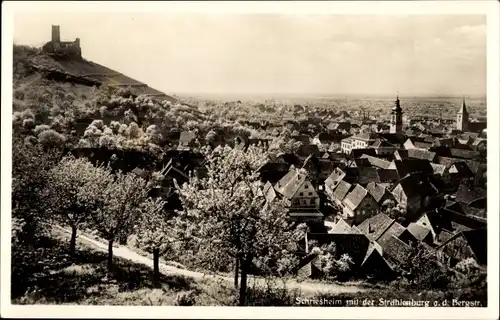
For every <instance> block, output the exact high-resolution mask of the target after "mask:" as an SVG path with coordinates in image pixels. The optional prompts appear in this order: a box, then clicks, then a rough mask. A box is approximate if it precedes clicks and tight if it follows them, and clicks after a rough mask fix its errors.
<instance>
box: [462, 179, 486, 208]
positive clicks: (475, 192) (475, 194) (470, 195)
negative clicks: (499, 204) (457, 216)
mask: <svg viewBox="0 0 500 320" xmlns="http://www.w3.org/2000/svg"><path fill="white" fill-rule="evenodd" d="M455 195H456V198H455V201H456V202H462V203H466V204H469V203H471V202H472V201H474V200H477V199H481V198H484V197H486V190H484V189H482V188H478V187H472V188H470V187H468V186H467V185H465V184H461V185H460V186H459V187H458V190H457V192H456V194H455Z"/></svg>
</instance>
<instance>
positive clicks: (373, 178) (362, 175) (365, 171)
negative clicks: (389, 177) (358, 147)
mask: <svg viewBox="0 0 500 320" xmlns="http://www.w3.org/2000/svg"><path fill="white" fill-rule="evenodd" d="M358 181H359V183H360V184H363V185H365V184H368V183H370V182H380V180H379V177H378V173H377V169H376V168H373V167H359V179H358Z"/></svg>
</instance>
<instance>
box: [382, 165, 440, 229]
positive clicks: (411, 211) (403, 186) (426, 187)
mask: <svg viewBox="0 0 500 320" xmlns="http://www.w3.org/2000/svg"><path fill="white" fill-rule="evenodd" d="M437 191H438V190H437V189H436V188H435V186H434V185H432V184H431V183H430V182H429V180H428V179H426V178H425V177H422V175H417V174H415V175H409V176H407V177H405V178H403V179H401V180H400V181H399V182H397V183H396V185H395V186H394V188H393V189H392V190H391V193H392V194H393V196H394V199H395V200H396V201H397V203H398V204H399V205H401V206H402V207H403V208H405V210H406V215H407V219H409V220H412V218H414V217H415V214H418V212H419V211H420V210H422V209H423V208H426V207H428V206H429V205H430V204H431V203H432V200H434V199H435V198H436V197H437V196H438V194H437Z"/></svg>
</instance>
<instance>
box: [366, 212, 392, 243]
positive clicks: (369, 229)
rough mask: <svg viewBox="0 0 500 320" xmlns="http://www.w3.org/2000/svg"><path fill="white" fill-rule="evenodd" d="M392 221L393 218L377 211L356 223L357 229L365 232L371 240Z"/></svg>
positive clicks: (380, 233)
mask: <svg viewBox="0 0 500 320" xmlns="http://www.w3.org/2000/svg"><path fill="white" fill-rule="evenodd" d="M393 222H394V219H391V218H390V217H389V216H387V215H386V214H384V213H379V214H377V215H375V216H373V217H369V218H368V219H366V220H364V221H363V222H362V223H361V224H360V225H358V229H359V230H361V232H363V233H364V234H366V236H367V237H368V238H369V239H370V240H371V241H375V240H376V239H377V238H378V237H380V235H382V233H383V232H384V231H386V229H387V228H388V227H389V226H390V225H391V224H392V223H393Z"/></svg>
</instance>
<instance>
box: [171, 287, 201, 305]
mask: <svg viewBox="0 0 500 320" xmlns="http://www.w3.org/2000/svg"><path fill="white" fill-rule="evenodd" d="M174 304H175V305H176V306H194V305H195V304H196V295H195V293H194V291H192V290H190V291H187V292H180V293H178V294H177V296H176V297H175V301H174Z"/></svg>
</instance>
